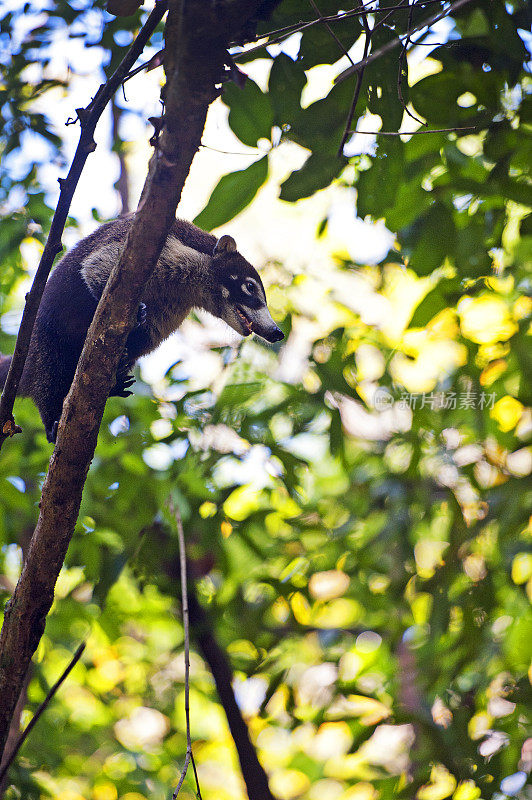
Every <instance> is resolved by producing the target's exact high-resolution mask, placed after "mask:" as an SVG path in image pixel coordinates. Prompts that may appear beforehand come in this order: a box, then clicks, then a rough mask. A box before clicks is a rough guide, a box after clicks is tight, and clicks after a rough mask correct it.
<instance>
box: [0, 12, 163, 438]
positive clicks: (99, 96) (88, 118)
mask: <svg viewBox="0 0 532 800" xmlns="http://www.w3.org/2000/svg"><path fill="white" fill-rule="evenodd" d="M166 7H167V2H166V0H159V2H157V3H156V5H155V8H154V9H153V11H152V12H151V14H150V15H149V17H148V19H147V20H146V23H145V24H144V26H143V27H142V28H141V30H140V32H139V34H138V36H137V38H136V39H135V41H134V42H133V44H132V45H131V47H130V48H129V50H128V52H127V53H126V55H125V56H124V58H123V60H122V61H121V63H120V64H119V66H118V67H117V69H116V71H115V72H114V73H113V75H111V77H110V78H109V80H108V81H107V82H106V83H104V84H102V85H101V86H100V88H99V89H98V91H97V92H96V95H95V96H94V98H93V100H92V101H91V102H90V103H89V105H88V106H87V108H79V109H76V114H77V117H76V118H77V119H79V121H80V124H81V133H80V137H79V142H78V146H77V148H76V153H75V155H74V158H73V160H72V164H71V166H70V169H69V171H68V175H67V177H66V178H60V179H59V185H60V187H61V191H60V193H59V200H58V203H57V208H56V210H55V213H54V216H53V219H52V225H51V227H50V233H49V234H48V240H47V242H46V245H45V248H44V250H43V254H42V256H41V260H40V262H39V266H38V268H37V272H36V273H35V278H34V279H33V284H32V287H31V289H30V291H29V292H28V294H27V295H26V305H25V307H24V313H23V315H22V320H21V323H20V328H19V333H18V337H17V342H16V344H15V352H14V353H13V357H12V359H11V364H10V366H9V372H8V375H7V379H6V382H5V385H4V390H3V392H2V397H1V398H0V447H2V444H3V443H4V441H5V439H6V438H7V437H8V436H10V435H13V433H18V432H19V431H20V428H18V426H15V424H14V420H13V405H14V403H15V397H16V395H17V391H18V387H19V383H20V379H21V377H22V372H23V370H24V364H25V362H26V356H27V354H28V348H29V345H30V339H31V334H32V331H33V325H34V323H35V318H36V317H37V311H38V309H39V304H40V302H41V297H42V294H43V291H44V287H45V285H46V281H47V279H48V275H49V274H50V270H51V269H52V266H53V263H54V260H55V257H56V256H57V255H58V253H60V252H61V250H62V249H63V245H62V243H61V237H62V235H63V230H64V227H65V223H66V219H67V216H68V212H69V210H70V204H71V202H72V197H73V195H74V192H75V190H76V187H77V185H78V181H79V179H80V176H81V172H82V170H83V167H84V166H85V162H86V160H87V158H88V156H89V154H90V153H92V152H93V151H94V150H95V149H96V143H95V141H94V138H93V135H94V130H95V128H96V124H97V122H98V120H99V119H100V117H101V115H102V113H103V111H104V109H105V107H106V106H107V104H108V102H109V101H110V99H111V97H112V96H113V95H114V93H115V92H116V90H117V89H118V88H119V86H120V85H121V83H122V82H123V80H124V78H125V76H126V75H127V73H128V72H129V70H130V69H131V67H132V66H133V64H134V63H135V61H136V60H137V58H138V57H139V55H140V54H141V53H142V51H143V50H144V47H145V46H146V44H147V42H148V41H149V39H150V38H151V35H152V33H153V32H154V30H155V28H156V27H157V25H158V24H159V22H160V21H161V19H162V18H163V16H164V14H165V12H166Z"/></svg>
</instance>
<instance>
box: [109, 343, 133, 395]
mask: <svg viewBox="0 0 532 800" xmlns="http://www.w3.org/2000/svg"><path fill="white" fill-rule="evenodd" d="M130 369H131V361H130V360H129V356H128V353H127V350H124V352H123V353H122V355H121V357H120V361H119V362H118V367H117V370H116V383H115V385H114V386H113V388H112V389H111V391H110V392H109V397H128V396H129V395H130V394H133V392H129V391H126V390H127V389H128V388H129V387H130V386H131V385H132V384H133V383H135V377H134V376H133V375H132V374H131V372H130V371H129V370H130Z"/></svg>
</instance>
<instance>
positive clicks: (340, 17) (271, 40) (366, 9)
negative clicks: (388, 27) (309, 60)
mask: <svg viewBox="0 0 532 800" xmlns="http://www.w3.org/2000/svg"><path fill="white" fill-rule="evenodd" d="M373 2H374V0H370V2H369V3H366V4H365V5H364V4H363V5H362V6H361V8H354V9H350V10H349V11H343V12H341V13H339V14H329V15H326V16H320V17H318V18H317V19H311V20H307V22H303V21H301V22H297V23H294V24H293V25H287V26H286V27H284V28H277V30H274V31H269V32H268V33H263V34H260V35H259V36H257V37H255V39H252V40H251V41H258V40H259V39H265V40H266V41H264V42H261V43H260V44H258V45H256V46H255V47H250V48H249V49H248V50H244V51H243V52H241V53H234V54H233V58H234V60H235V61H238V59H239V57H240V56H242V57H244V56H246V58H247V57H248V56H249V55H250V53H254V52H255V51H256V50H262V49H263V48H264V47H269V46H270V45H272V44H278V43H279V42H282V41H284V40H285V39H288V37H289V36H292V35H293V34H294V33H301V31H304V30H307V28H313V27H314V26H315V25H325V24H328V23H335V22H343V21H344V20H346V19H349V18H350V17H360V16H362V15H364V14H380V13H382V12H384V11H391V12H394V11H399V10H401V9H403V8H408V7H409V2H408V0H405V2H403V3H400V4H398V5H396V6H380V7H378V8H375V7H373V8H371V7H370V6H372V5H373ZM434 3H438V4H439V3H441V0H420V2H419V5H420V6H423V7H424V6H430V5H434ZM387 16H389V15H387ZM380 22H381V20H379V22H378V23H377V25H379V24H380Z"/></svg>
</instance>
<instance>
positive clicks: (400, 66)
mask: <svg viewBox="0 0 532 800" xmlns="http://www.w3.org/2000/svg"><path fill="white" fill-rule="evenodd" d="M415 5H416V0H412V5H411V6H410V9H409V11H408V22H407V24H406V27H407V28H408V29H410V26H411V25H412V16H413V13H414V6H415ZM410 41H411V40H410V34H408V36H407V37H406V39H405V40H404V42H403V47H402V49H401V55H400V56H399V64H398V66H397V96H398V98H399V102H400V103H401V105H402V106H403V110H404V111H406V113H407V114H408V116H409V117H411V118H412V119H413V120H415V121H416V122H419V124H420V125H426V124H427V123H426V122H423V120H422V119H419V118H418V117H416V115H415V114H412V112H411V111H409V109H408V107H407V105H406V103H405V100H404V97H403V70H404V66H405V63H406V51H407V49H408V45H409V44H410ZM405 74H406V71H405Z"/></svg>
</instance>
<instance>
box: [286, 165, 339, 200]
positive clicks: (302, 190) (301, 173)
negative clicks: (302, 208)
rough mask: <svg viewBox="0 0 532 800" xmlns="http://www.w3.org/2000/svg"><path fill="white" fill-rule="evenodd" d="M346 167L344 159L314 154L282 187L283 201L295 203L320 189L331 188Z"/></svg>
mask: <svg viewBox="0 0 532 800" xmlns="http://www.w3.org/2000/svg"><path fill="white" fill-rule="evenodd" d="M344 166H345V163H344V161H343V159H340V158H338V157H337V156H332V155H327V154H322V153H313V154H312V155H311V156H310V158H308V159H307V160H306V161H305V163H304V164H303V166H302V167H301V169H298V170H295V171H294V172H292V174H291V175H290V177H289V178H287V180H286V181H284V183H283V184H282V185H281V194H280V198H281V200H287V201H288V202H290V203H294V202H295V201H296V200H301V198H302V197H310V195H312V194H314V192H317V191H318V190H319V189H323V188H324V187H325V186H329V184H330V182H331V181H332V180H333V179H334V178H336V177H337V176H338V174H339V173H340V172H341V170H342V169H343V168H344Z"/></svg>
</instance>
